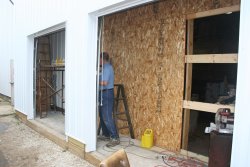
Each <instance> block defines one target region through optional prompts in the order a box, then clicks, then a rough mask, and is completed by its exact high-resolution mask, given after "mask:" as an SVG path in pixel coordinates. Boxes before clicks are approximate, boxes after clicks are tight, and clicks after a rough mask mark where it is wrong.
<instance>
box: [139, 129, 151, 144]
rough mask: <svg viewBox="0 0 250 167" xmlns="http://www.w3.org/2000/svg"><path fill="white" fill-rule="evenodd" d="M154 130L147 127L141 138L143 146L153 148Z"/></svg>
mask: <svg viewBox="0 0 250 167" xmlns="http://www.w3.org/2000/svg"><path fill="white" fill-rule="evenodd" d="M153 140H154V139H153V130H152V129H146V130H145V132H144V134H143V135H142V138H141V146H142V147H144V148H151V147H152V146H153Z"/></svg>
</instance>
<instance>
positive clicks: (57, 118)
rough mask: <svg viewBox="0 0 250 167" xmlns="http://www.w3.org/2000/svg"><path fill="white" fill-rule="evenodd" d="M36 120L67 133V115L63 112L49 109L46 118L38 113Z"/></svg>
mask: <svg viewBox="0 0 250 167" xmlns="http://www.w3.org/2000/svg"><path fill="white" fill-rule="evenodd" d="M35 120H36V121H37V122H39V123H41V124H43V125H45V126H47V127H48V128H51V129H53V130H55V131H57V132H58V133H60V134H62V135H65V116H64V115H63V114H62V112H59V111H49V112H48V115H47V117H45V118H40V116H39V114H37V116H36V119H35Z"/></svg>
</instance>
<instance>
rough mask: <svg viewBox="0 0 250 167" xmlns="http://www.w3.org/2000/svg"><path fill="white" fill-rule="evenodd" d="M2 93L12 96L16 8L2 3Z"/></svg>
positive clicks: (0, 80) (0, 34) (0, 26)
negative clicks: (11, 61)
mask: <svg viewBox="0 0 250 167" xmlns="http://www.w3.org/2000/svg"><path fill="white" fill-rule="evenodd" d="M0 21H1V24H0V39H1V40H0V60H1V61H0V93H1V94H4V95H6V96H9V97H10V96H11V91H10V60H11V59H12V58H13V49H14V46H13V26H14V6H13V5H12V4H11V3H10V2H9V1H2V0H1V1H0Z"/></svg>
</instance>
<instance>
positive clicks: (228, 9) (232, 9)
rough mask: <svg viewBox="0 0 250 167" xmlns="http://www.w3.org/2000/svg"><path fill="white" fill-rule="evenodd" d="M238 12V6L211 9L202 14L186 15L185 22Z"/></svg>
mask: <svg viewBox="0 0 250 167" xmlns="http://www.w3.org/2000/svg"><path fill="white" fill-rule="evenodd" d="M238 11H240V5H235V6H229V7H224V8H218V9H213V10H207V11H204V12H198V13H191V14H187V15H186V19H187V20H190V19H197V18H202V17H208V16H214V15H219V14H225V13H228V12H238Z"/></svg>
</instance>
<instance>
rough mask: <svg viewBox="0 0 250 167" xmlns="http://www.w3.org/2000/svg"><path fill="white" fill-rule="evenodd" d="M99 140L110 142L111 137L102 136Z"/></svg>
mask: <svg viewBox="0 0 250 167" xmlns="http://www.w3.org/2000/svg"><path fill="white" fill-rule="evenodd" d="M97 139H99V140H102V141H109V139H110V137H108V136H103V135H100V136H98V137H97Z"/></svg>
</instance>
